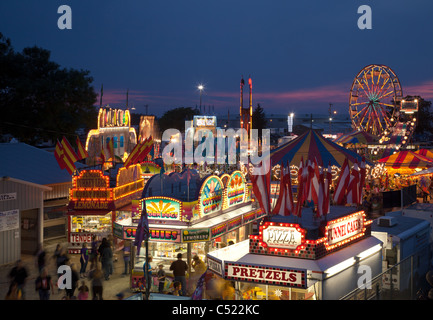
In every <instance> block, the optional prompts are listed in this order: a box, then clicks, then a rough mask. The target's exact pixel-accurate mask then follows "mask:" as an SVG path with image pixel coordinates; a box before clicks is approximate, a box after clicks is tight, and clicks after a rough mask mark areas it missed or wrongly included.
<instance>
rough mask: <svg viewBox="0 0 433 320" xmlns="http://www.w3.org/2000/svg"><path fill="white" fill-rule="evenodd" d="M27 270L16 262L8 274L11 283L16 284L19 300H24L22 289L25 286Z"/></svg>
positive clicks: (19, 262)
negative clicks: (19, 295)
mask: <svg viewBox="0 0 433 320" xmlns="http://www.w3.org/2000/svg"><path fill="white" fill-rule="evenodd" d="M28 275H29V274H28V272H27V269H26V268H25V267H24V264H23V262H22V261H21V260H18V261H17V263H16V265H15V267H13V268H12V270H11V271H10V273H9V278H11V280H12V281H11V282H15V283H16V284H17V290H18V291H19V292H20V294H21V299H23V300H25V292H24V287H25V285H26V280H27V277H28Z"/></svg>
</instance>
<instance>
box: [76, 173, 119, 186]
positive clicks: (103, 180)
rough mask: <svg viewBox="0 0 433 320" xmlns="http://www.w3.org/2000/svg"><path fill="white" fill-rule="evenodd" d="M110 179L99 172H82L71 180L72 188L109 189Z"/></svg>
mask: <svg viewBox="0 0 433 320" xmlns="http://www.w3.org/2000/svg"><path fill="white" fill-rule="evenodd" d="M109 179H110V178H109V177H108V176H104V174H103V173H102V171H101V170H83V171H81V173H80V175H79V176H74V177H73V179H72V186H73V188H109V187H110V180H109Z"/></svg>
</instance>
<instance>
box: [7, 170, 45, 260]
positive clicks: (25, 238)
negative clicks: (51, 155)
mask: <svg viewBox="0 0 433 320" xmlns="http://www.w3.org/2000/svg"><path fill="white" fill-rule="evenodd" d="M50 190H51V188H50V187H46V186H42V185H38V184H35V183H31V182H26V181H22V180H19V179H14V178H9V177H2V178H0V265H3V264H6V263H10V262H13V261H16V260H18V259H19V258H20V257H21V253H24V254H33V253H34V252H35V251H36V249H37V246H38V244H39V243H42V242H43V238H42V237H43V230H42V227H43V222H44V221H43V210H44V200H43V199H44V192H46V191H50Z"/></svg>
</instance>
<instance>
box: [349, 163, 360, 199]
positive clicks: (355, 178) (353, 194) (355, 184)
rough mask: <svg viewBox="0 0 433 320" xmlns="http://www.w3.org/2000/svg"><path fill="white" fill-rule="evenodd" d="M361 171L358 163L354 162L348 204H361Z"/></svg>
mask: <svg viewBox="0 0 433 320" xmlns="http://www.w3.org/2000/svg"><path fill="white" fill-rule="evenodd" d="M359 176H360V172H359V168H358V164H357V163H354V164H353V167H352V170H351V172H350V180H349V184H348V185H347V202H346V203H348V204H359V203H360V201H359V194H358V193H359V180H360V177H359Z"/></svg>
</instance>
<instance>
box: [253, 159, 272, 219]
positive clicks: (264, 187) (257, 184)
mask: <svg viewBox="0 0 433 320" xmlns="http://www.w3.org/2000/svg"><path fill="white" fill-rule="evenodd" d="M262 163H263V162H262ZM251 183H252V185H253V192H254V195H255V196H256V198H257V200H258V202H259V205H260V208H261V209H262V210H263V211H264V212H265V213H266V214H270V213H271V207H270V205H271V198H270V194H271V192H270V185H271V175H270V170H269V169H268V168H266V165H265V164H263V165H262V167H261V168H260V169H259V168H254V170H253V174H252V175H251Z"/></svg>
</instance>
